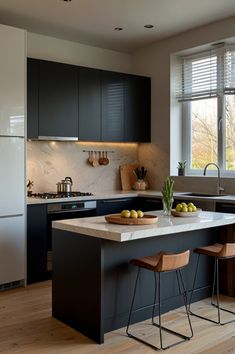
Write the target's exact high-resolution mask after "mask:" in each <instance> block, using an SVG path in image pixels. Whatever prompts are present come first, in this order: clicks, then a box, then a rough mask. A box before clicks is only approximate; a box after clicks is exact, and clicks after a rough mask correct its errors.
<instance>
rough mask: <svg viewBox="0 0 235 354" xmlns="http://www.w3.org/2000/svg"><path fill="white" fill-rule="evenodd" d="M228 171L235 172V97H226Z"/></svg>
mask: <svg viewBox="0 0 235 354" xmlns="http://www.w3.org/2000/svg"><path fill="white" fill-rule="evenodd" d="M225 116H226V142H225V145H226V170H235V96H234V95H226V96H225Z"/></svg>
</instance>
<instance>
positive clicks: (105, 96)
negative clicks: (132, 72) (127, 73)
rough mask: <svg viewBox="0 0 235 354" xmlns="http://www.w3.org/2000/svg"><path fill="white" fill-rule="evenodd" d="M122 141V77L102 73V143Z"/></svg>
mask: <svg viewBox="0 0 235 354" xmlns="http://www.w3.org/2000/svg"><path fill="white" fill-rule="evenodd" d="M123 139H124V76H123V74H120V73H116V72H111V71H102V141H123Z"/></svg>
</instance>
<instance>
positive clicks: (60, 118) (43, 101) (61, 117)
mask: <svg viewBox="0 0 235 354" xmlns="http://www.w3.org/2000/svg"><path fill="white" fill-rule="evenodd" d="M39 65H40V68H39V136H47V137H48V136H51V137H67V138H73V137H75V138H77V137H78V77H77V67H76V66H73V65H67V64H61V63H55V62H49V61H43V60H40V64H39Z"/></svg>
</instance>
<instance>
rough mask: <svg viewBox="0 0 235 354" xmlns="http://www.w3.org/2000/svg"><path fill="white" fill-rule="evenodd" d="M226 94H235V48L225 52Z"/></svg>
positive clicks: (224, 79)
mask: <svg viewBox="0 0 235 354" xmlns="http://www.w3.org/2000/svg"><path fill="white" fill-rule="evenodd" d="M223 81H224V93H225V94H235V46H231V47H227V48H225V51H224V78H223Z"/></svg>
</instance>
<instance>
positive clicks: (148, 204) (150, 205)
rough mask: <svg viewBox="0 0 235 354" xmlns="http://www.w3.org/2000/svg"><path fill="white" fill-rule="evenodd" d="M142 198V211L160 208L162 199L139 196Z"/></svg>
mask: <svg viewBox="0 0 235 354" xmlns="http://www.w3.org/2000/svg"><path fill="white" fill-rule="evenodd" d="M140 199H143V201H142V203H141V204H142V206H141V208H140V209H141V210H143V211H152V210H162V208H163V206H162V199H155V198H140Z"/></svg>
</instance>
